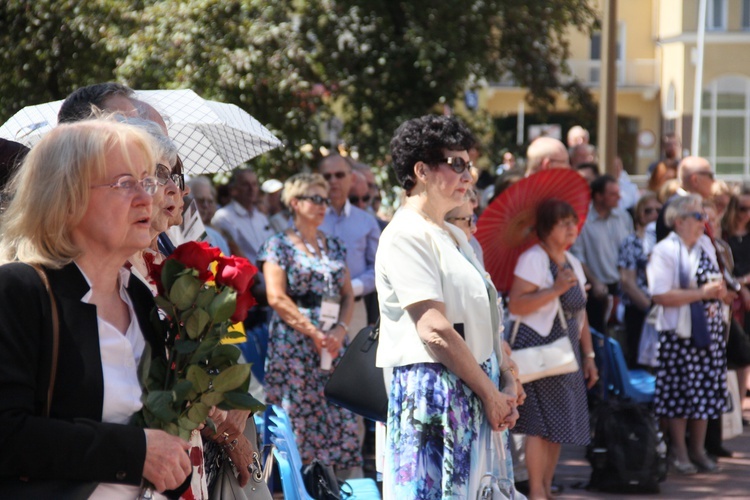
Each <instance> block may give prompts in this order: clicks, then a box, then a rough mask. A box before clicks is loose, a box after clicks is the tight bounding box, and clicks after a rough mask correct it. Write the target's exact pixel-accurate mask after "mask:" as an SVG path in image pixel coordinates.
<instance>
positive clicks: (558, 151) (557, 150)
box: [526, 137, 570, 176]
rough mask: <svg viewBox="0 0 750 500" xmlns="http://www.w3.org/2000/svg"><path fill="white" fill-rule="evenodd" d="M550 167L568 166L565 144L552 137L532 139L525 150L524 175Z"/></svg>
mask: <svg viewBox="0 0 750 500" xmlns="http://www.w3.org/2000/svg"><path fill="white" fill-rule="evenodd" d="M550 168H570V160H569V158H568V150H567V149H565V144H563V143H562V142H560V141H559V140H557V139H554V138H552V137H539V138H537V139H534V141H532V143H531V144H529V148H528V149H527V150H526V175H527V176H529V175H531V174H534V173H536V172H539V171H540V170H547V169H550Z"/></svg>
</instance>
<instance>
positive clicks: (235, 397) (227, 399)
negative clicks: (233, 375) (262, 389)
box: [222, 392, 266, 413]
mask: <svg viewBox="0 0 750 500" xmlns="http://www.w3.org/2000/svg"><path fill="white" fill-rule="evenodd" d="M224 403H225V405H222V406H224V407H226V406H229V407H230V408H231V409H235V410H250V411H252V412H253V413H261V412H264V411H266V406H265V405H264V404H263V403H261V402H260V401H258V400H257V399H255V398H254V397H252V396H251V395H250V394H248V393H246V392H227V393H224Z"/></svg>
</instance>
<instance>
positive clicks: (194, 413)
mask: <svg viewBox="0 0 750 500" xmlns="http://www.w3.org/2000/svg"><path fill="white" fill-rule="evenodd" d="M209 410H210V408H209V407H208V406H207V405H205V404H203V403H195V404H194V405H192V406H191V407H190V409H189V410H188V414H187V416H188V418H189V419H190V420H191V421H193V422H195V423H196V424H202V423H203V422H204V421H205V420H206V417H208V412H209Z"/></svg>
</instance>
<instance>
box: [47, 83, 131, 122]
mask: <svg viewBox="0 0 750 500" xmlns="http://www.w3.org/2000/svg"><path fill="white" fill-rule="evenodd" d="M115 95H121V96H123V97H128V98H132V97H134V96H135V91H134V90H133V89H131V88H130V87H128V86H127V85H123V84H122V83H116V82H106V83H95V84H94V85H88V86H86V87H81V88H80V89H77V90H74V91H73V92H72V93H71V94H70V95H69V96H68V97H66V98H65V100H64V101H63V103H62V106H60V111H58V113H57V122H58V123H71V122H77V121H80V120H85V119H86V118H88V117H90V116H91V109H92V108H91V107H92V106H96V107H98V108H103V107H104V105H103V103H104V101H106V100H107V99H108V98H110V97H112V96H115Z"/></svg>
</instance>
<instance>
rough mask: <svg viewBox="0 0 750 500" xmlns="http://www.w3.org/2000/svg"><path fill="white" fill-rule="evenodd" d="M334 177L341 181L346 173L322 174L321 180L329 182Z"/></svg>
mask: <svg viewBox="0 0 750 500" xmlns="http://www.w3.org/2000/svg"><path fill="white" fill-rule="evenodd" d="M334 177H335V178H337V179H339V180H341V179H343V178H344V177H346V172H333V173H331V172H326V173H325V174H323V178H324V179H325V180H327V181H330V180H331V179H332V178H334Z"/></svg>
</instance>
